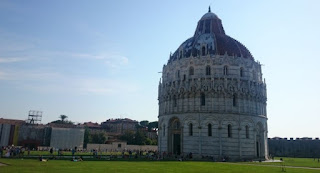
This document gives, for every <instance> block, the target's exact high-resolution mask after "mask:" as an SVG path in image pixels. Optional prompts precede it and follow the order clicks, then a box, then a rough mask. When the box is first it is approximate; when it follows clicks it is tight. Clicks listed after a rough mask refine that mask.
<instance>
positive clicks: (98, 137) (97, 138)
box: [90, 132, 106, 144]
mask: <svg viewBox="0 0 320 173" xmlns="http://www.w3.org/2000/svg"><path fill="white" fill-rule="evenodd" d="M105 141H106V137H105V136H104V133H102V132H100V133H94V134H92V135H91V141H90V143H94V144H104V143H105Z"/></svg>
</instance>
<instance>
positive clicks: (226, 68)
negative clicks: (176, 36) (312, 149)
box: [158, 7, 268, 160]
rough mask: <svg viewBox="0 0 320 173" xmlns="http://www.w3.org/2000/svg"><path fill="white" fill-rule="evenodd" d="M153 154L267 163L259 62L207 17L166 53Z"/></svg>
mask: <svg viewBox="0 0 320 173" xmlns="http://www.w3.org/2000/svg"><path fill="white" fill-rule="evenodd" d="M158 89H159V91H158V100H159V116H158V118H159V131H158V150H159V152H160V153H161V154H164V155H176V156H177V155H179V156H190V155H192V156H193V157H194V158H195V157H198V158H202V157H206V158H214V159H217V160H219V159H230V160H239V159H240V160H244V159H267V158H268V143H267V142H268V140H267V139H268V137H267V136H268V135H267V134H268V128H267V110H266V101H267V93H266V83H265V80H264V79H263V78H262V71H261V64H260V63H259V62H258V61H256V60H255V59H254V57H253V56H252V54H251V53H250V51H249V50H248V49H247V48H246V47H245V46H244V45H243V44H242V43H241V42H239V41H237V40H235V39H234V38H232V37H230V36H228V35H226V33H225V31H224V28H223V26H222V22H221V20H220V19H219V17H218V16H217V15H216V14H214V13H212V12H211V10H210V7H209V11H208V13H206V14H204V15H203V16H202V17H201V19H200V20H199V22H198V24H197V27H196V30H195V33H194V35H193V37H191V38H189V39H187V40H186V41H184V42H183V43H182V44H181V45H180V46H179V47H178V49H177V50H176V51H175V52H174V53H173V54H170V57H169V60H168V62H167V64H165V65H164V66H163V69H162V79H161V80H160V83H159V88H158Z"/></svg>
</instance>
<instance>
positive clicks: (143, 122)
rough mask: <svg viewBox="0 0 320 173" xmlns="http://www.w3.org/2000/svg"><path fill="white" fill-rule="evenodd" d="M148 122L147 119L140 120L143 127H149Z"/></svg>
mask: <svg viewBox="0 0 320 173" xmlns="http://www.w3.org/2000/svg"><path fill="white" fill-rule="evenodd" d="M148 124H149V121H147V120H143V121H140V125H141V126H143V127H147V126H148Z"/></svg>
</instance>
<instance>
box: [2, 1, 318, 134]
mask: <svg viewBox="0 0 320 173" xmlns="http://www.w3.org/2000/svg"><path fill="white" fill-rule="evenodd" d="M209 4H211V9H212V11H213V12H214V13H216V14H217V15H218V16H219V18H220V19H221V20H222V23H223V26H224V29H225V31H226V33H227V34H228V35H230V36H231V37H233V38H235V39H237V40H238V41H240V42H242V43H243V44H244V45H246V47H247V48H248V49H249V50H250V51H251V53H252V54H253V56H254V57H255V59H256V60H257V61H260V62H261V63H262V64H264V66H263V74H264V77H265V78H266V82H267V91H268V102H267V103H268V106H267V110H268V118H269V121H268V124H269V137H274V136H280V137H304V136H309V137H319V134H320V128H317V127H318V125H319V120H320V118H319V117H320V113H319V109H318V105H319V103H320V94H319V92H318V88H319V85H320V78H319V76H320V70H319V68H318V66H319V64H320V60H319V59H320V58H319V53H318V49H319V47H320V33H319V31H320V20H319V16H320V10H319V7H320V2H319V1H316V0H314V1H312V0H306V1H302V0H300V1H298V0H282V1H277V0H270V1H249V0H244V1H237V0H230V1H221V0H220V1H217V0H215V1H212V0H211V1H182V0H181V1H169V0H166V1H129V0H127V1H122V0H119V1H75V0H70V1H62V0H61V1H60V0H57V1H46V0H45V1H40V0H39V1H32V0H30V1H6V0H2V1H0V90H1V92H0V117H2V118H12V119H27V114H28V111H29V110H41V111H43V121H42V122H44V123H46V122H50V121H53V120H56V119H58V117H59V115H61V114H65V115H67V116H68V117H69V120H71V121H74V122H85V121H93V122H102V121H104V120H106V119H109V118H119V117H128V118H131V119H136V120H145V119H147V120H149V121H154V120H157V116H158V102H157V94H158V93H157V92H158V83H159V79H160V77H161V74H160V73H158V72H160V71H161V70H162V66H163V64H165V63H166V62H167V60H168V57H169V54H170V52H174V51H175V50H176V49H177V48H178V46H179V45H180V44H181V43H182V42H183V41H185V40H186V39H187V38H189V37H191V36H192V35H193V33H194V31H195V27H196V25H197V22H198V20H199V19H200V18H201V16H202V15H203V14H205V13H206V12H207V10H208V5H209Z"/></svg>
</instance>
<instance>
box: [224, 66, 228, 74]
mask: <svg viewBox="0 0 320 173" xmlns="http://www.w3.org/2000/svg"><path fill="white" fill-rule="evenodd" d="M223 74H224V75H228V74H229V68H228V66H224V67H223Z"/></svg>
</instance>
